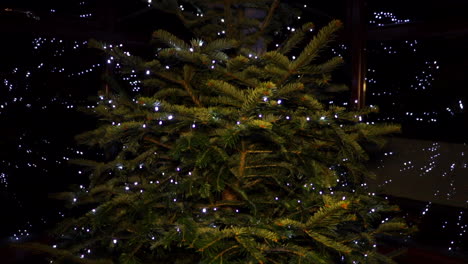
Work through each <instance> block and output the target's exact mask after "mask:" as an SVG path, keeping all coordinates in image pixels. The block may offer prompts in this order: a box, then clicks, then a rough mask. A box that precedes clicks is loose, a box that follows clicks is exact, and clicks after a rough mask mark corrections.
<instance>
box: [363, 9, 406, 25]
mask: <svg viewBox="0 0 468 264" xmlns="http://www.w3.org/2000/svg"><path fill="white" fill-rule="evenodd" d="M373 15H374V18H373V19H372V20H370V21H369V24H371V25H376V26H379V27H382V26H387V25H393V24H403V23H409V22H411V20H410V19H400V18H398V17H397V16H396V15H395V14H393V13H392V12H383V11H380V12H374V13H373Z"/></svg>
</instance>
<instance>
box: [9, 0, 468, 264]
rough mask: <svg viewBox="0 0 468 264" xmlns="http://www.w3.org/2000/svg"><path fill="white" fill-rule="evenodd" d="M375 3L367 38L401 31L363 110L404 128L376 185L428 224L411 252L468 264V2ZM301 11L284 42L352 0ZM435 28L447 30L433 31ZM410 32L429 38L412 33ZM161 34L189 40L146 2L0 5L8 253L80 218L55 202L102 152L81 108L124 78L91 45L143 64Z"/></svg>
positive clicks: (373, 50)
mask: <svg viewBox="0 0 468 264" xmlns="http://www.w3.org/2000/svg"><path fill="white" fill-rule="evenodd" d="M367 2H368V4H367V10H366V15H367V17H366V21H367V22H368V25H367V26H368V29H369V32H371V31H372V32H376V31H378V30H382V32H384V31H385V30H390V31H391V30H393V31H391V32H393V33H391V34H395V33H394V32H395V30H397V31H396V32H400V33H399V34H396V35H392V37H386V38H382V39H375V36H376V35H371V34H370V35H369V41H367V67H366V68H367V72H366V86H367V94H366V96H367V100H366V104H367V105H377V106H379V108H380V109H381V112H380V113H379V114H378V115H375V116H371V117H369V118H368V119H366V120H364V121H363V122H370V123H372V122H393V123H399V124H402V133H401V134H399V135H397V136H395V137H394V138H393V139H392V140H391V141H390V144H389V146H387V147H386V148H385V149H384V150H383V151H381V152H375V153H372V156H373V160H372V162H371V163H370V164H369V166H372V168H373V169H374V170H375V172H376V173H377V175H378V180H377V181H376V182H370V183H369V184H370V185H371V186H372V188H373V189H374V190H376V191H377V192H378V193H379V194H381V195H383V196H388V197H389V199H393V200H394V201H395V202H396V203H398V204H400V206H401V207H402V209H403V212H405V214H406V217H407V218H408V219H409V221H410V222H412V223H415V224H418V225H419V226H420V229H421V232H420V233H419V234H416V235H415V236H414V237H409V238H408V239H407V241H406V242H407V243H409V245H411V246H413V247H417V248H422V249H424V250H433V251H434V252H438V254H440V255H443V256H450V257H456V258H461V259H464V260H467V261H468V234H466V231H467V229H468V210H467V208H468V178H467V177H468V146H466V143H467V141H468V113H467V111H466V109H467V108H468V89H467V88H468V85H467V84H468V75H467V74H466V72H467V70H468V52H467V51H466V47H467V46H468V20H467V16H466V11H467V10H468V4H467V1H462V0H458V1H457V0H448V1H443V3H444V4H441V1H424V2H423V1H414V3H419V5H418V4H416V5H413V6H415V7H414V8H413V6H411V7H409V6H408V5H407V3H408V1H376V0H373V1H371V0H369V1H367ZM294 4H295V5H297V6H298V7H299V8H302V9H303V10H304V11H305V14H304V15H302V17H301V18H300V19H297V21H294V22H292V24H291V25H285V26H284V29H283V30H282V31H281V32H282V34H287V32H288V31H290V30H291V28H293V27H294V26H297V25H300V24H301V23H303V22H306V21H309V20H311V21H313V22H316V23H317V24H318V25H320V24H321V23H322V24H323V23H325V22H327V21H329V20H330V19H332V18H340V19H342V20H344V21H346V17H345V16H346V1H338V0H335V1H328V2H327V3H317V4H315V3H312V2H311V3H307V7H303V5H304V3H300V2H298V1H295V2H294ZM110 5H112V8H109V6H110ZM156 18H158V19H156ZM168 21H170V23H168ZM434 24H437V25H439V26H440V27H445V29H444V30H439V31H438V32H439V33H433V32H432V31H431V26H430V25H434ZM412 25H418V26H420V29H422V30H419V31H417V32H416V31H411V30H406V29H405V26H412ZM425 25H427V26H425ZM157 28H164V29H166V30H169V31H173V32H176V34H180V35H182V36H181V37H183V38H184V37H185V38H188V39H190V36H189V35H188V33H187V32H186V31H185V30H184V29H183V28H182V26H181V24H180V23H178V22H177V20H176V19H174V18H172V17H170V16H168V15H165V14H161V13H159V12H157V11H155V10H152V9H150V8H148V5H147V3H145V2H143V1H123V0H119V1H105V0H101V1H99V0H76V1H75V0H70V1H20V0H11V1H9V0H7V1H5V0H3V1H2V2H1V3H0V34H1V36H2V38H1V39H2V40H1V41H0V48H1V52H0V62H1V63H0V129H1V130H0V203H1V205H2V209H3V210H2V211H3V213H2V215H3V216H4V217H2V220H1V221H0V223H1V224H0V248H2V246H4V245H6V244H7V243H11V242H16V241H28V240H35V239H42V238H43V232H44V230H47V228H50V227H51V226H53V225H54V223H56V222H57V221H58V220H60V219H61V218H62V217H64V216H68V215H70V214H72V213H73V212H72V211H71V210H70V209H68V208H67V207H66V205H65V204H64V202H63V201H56V200H54V199H51V198H50V194H51V193H54V192H59V191H64V190H67V189H70V188H72V189H74V190H78V189H80V188H83V186H86V184H87V177H86V176H85V175H84V173H82V171H81V168H79V167H76V166H73V165H70V164H69V163H68V161H69V160H71V159H74V158H96V157H99V156H100V155H102V153H100V152H99V151H97V150H95V149H86V148H84V147H81V146H78V145H77V144H76V143H75V141H74V136H75V135H77V134H79V133H81V132H84V131H87V130H89V129H92V128H94V127H95V126H96V120H95V119H94V118H93V117H91V116H88V115H86V114H84V113H82V112H81V111H79V108H80V107H84V108H86V107H92V106H93V105H95V101H96V100H98V95H99V94H101V93H102V92H103V89H104V82H103V80H102V75H103V74H104V73H105V72H106V71H112V72H118V70H119V65H118V63H117V62H115V61H114V60H113V58H108V57H106V56H104V55H103V54H102V53H100V52H98V51H96V50H93V49H90V48H88V47H87V43H88V40H89V39H90V38H98V39H100V40H103V41H106V42H107V43H109V44H112V45H122V46H123V49H124V50H126V51H129V52H131V53H132V54H141V55H146V54H148V53H149V52H150V51H151V49H150V48H149V47H148V45H147V43H148V42H149V39H150V36H151V32H152V31H153V30H154V29H157ZM385 32H387V31H385ZM434 32H435V31H434ZM440 32H442V33H440ZM389 34H390V33H389ZM329 54H330V55H333V54H334V55H340V56H342V57H343V58H344V59H345V61H346V62H347V63H346V64H345V66H344V67H343V68H341V69H339V71H338V72H337V73H336V79H337V80H340V81H341V82H342V83H344V84H346V85H349V84H350V82H351V80H350V78H351V74H350V63H349V61H350V60H351V54H350V44H349V43H348V42H347V41H346V38H340V39H339V41H338V42H337V43H335V44H334V45H333V46H332V47H330V51H329ZM138 80H139V76H138V75H136V74H135V75H124V76H122V79H121V80H120V81H121V82H122V83H124V84H125V85H127V87H129V89H130V90H133V91H134V94H136V93H137V92H138V90H139V89H140V88H141V87H140V85H139V83H138ZM338 98H339V99H338V100H331V101H330V102H329V103H330V104H338V105H347V104H348V100H347V98H349V94H345V95H344V96H340V97H338ZM405 210H406V211H405ZM408 241H409V242H408ZM2 252H3V251H2V250H0V255H1V254H3V253H2ZM20 260H21V259H20V258H18V259H15V258H11V260H9V259H7V261H11V263H23V262H20ZM15 261H17V262H15ZM0 263H3V262H2V261H1V260H0ZM7 263H9V262H7ZM414 263H416V262H414ZM434 263H438V262H434ZM460 263H462V262H460Z"/></svg>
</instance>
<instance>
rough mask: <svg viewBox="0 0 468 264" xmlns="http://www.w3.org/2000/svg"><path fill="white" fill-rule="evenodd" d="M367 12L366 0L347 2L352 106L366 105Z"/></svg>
mask: <svg viewBox="0 0 468 264" xmlns="http://www.w3.org/2000/svg"><path fill="white" fill-rule="evenodd" d="M365 12H366V10H365V0H347V19H346V20H347V21H346V25H347V28H346V34H347V36H348V37H347V38H348V40H349V41H350V45H351V75H352V79H351V105H352V106H353V107H354V108H362V107H363V106H364V105H365V88H366V87H365V74H366V54H365V51H366V40H367V36H366V33H367V31H366V24H367V22H366V13H365Z"/></svg>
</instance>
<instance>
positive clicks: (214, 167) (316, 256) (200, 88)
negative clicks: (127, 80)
mask: <svg viewBox="0 0 468 264" xmlns="http://www.w3.org/2000/svg"><path fill="white" fill-rule="evenodd" d="M186 3H187V4H190V7H187V8H184V7H183V6H182V5H180V4H179V3H177V1H174V0H165V1H158V2H157V3H153V4H154V6H155V7H156V8H159V9H162V10H164V11H165V12H169V13H173V14H175V15H176V16H177V17H178V18H180V20H181V21H182V22H183V23H184V24H185V25H186V26H187V28H189V29H190V30H192V32H193V34H194V38H193V39H192V40H191V41H184V40H183V39H181V38H179V37H177V36H176V35H174V34H171V33H169V32H167V31H164V30H157V31H155V32H154V34H153V40H154V44H155V45H156V46H157V47H159V48H158V49H157V56H156V59H150V60H148V59H144V58H140V57H136V56H131V55H130V54H129V53H126V52H124V51H122V50H121V49H120V48H119V47H115V46H110V45H106V44H102V43H97V42H96V43H94V46H95V47H99V48H101V49H102V50H104V51H105V52H106V54H108V55H109V56H112V57H113V58H114V59H115V60H117V61H119V63H120V64H122V65H123V67H124V71H125V70H127V71H129V72H132V73H134V74H138V73H140V74H144V76H145V78H144V80H143V81H142V82H143V86H144V89H143V90H142V91H140V92H139V94H138V96H136V97H135V98H133V99H132V98H131V97H130V96H127V95H126V94H125V93H123V92H120V93H112V94H105V95H103V96H101V100H100V101H99V102H98V106H97V107H95V108H92V112H93V113H95V114H96V115H98V116H99V118H100V119H101V121H102V123H101V125H100V126H99V127H98V128H96V129H95V130H93V131H89V132H87V133H84V134H82V135H80V136H78V140H79V141H80V142H82V143H84V144H88V145H90V146H99V147H101V148H102V149H104V150H105V152H106V153H107V157H106V159H105V160H96V161H89V160H86V161H85V160H82V161H76V162H75V163H78V164H81V165H85V166H87V167H88V168H90V169H92V172H91V173H90V183H89V188H83V189H82V190H80V191H77V192H74V193H73V194H72V197H71V198H70V199H71V200H72V201H73V203H74V204H76V205H79V206H80V208H85V209H86V210H88V209H89V211H88V212H87V213H85V214H83V215H81V216H80V217H78V218H74V219H68V220H67V221H65V222H64V223H63V224H62V225H61V228H59V229H58V232H57V234H58V240H59V242H57V245H56V246H53V247H50V246H44V245H43V246H40V245H34V247H36V248H40V249H41V250H43V251H47V252H49V253H51V255H53V256H54V260H57V261H59V262H63V263H380V262H382V263H392V260H390V259H389V258H387V257H386V256H384V255H382V254H379V253H378V252H377V251H376V239H377V238H378V237H379V236H381V235H389V234H400V233H402V232H405V231H406V230H407V227H406V225H405V224H404V223H403V222H401V221H399V220H397V219H393V220H388V218H387V219H386V220H384V219H383V218H382V214H390V215H391V214H392V211H396V210H397V208H395V207H393V206H389V205H388V204H387V203H386V202H385V201H384V200H382V199H380V198H378V197H377V196H375V195H373V194H370V193H368V191H367V189H366V188H365V182H366V179H367V178H368V177H371V176H372V175H371V173H369V172H368V171H367V169H366V167H365V165H364V162H365V161H366V160H367V159H368V156H367V154H366V151H365V149H364V146H365V145H366V144H377V145H382V144H383V139H382V135H385V134H389V133H393V132H396V131H398V126H394V125H369V124H366V123H363V122H361V121H362V117H363V116H365V115H367V114H369V113H370V112H373V111H375V108H366V109H360V110H349V109H345V108H343V107H339V106H335V105H328V106H327V105H324V104H323V103H322V102H320V101H319V100H318V99H317V97H316V94H318V93H320V91H322V90H324V89H326V87H327V86H328V85H329V82H330V79H331V73H332V71H333V70H334V69H335V68H336V67H338V66H339V65H341V64H342V58H341V57H334V58H330V59H328V60H325V61H323V57H320V52H321V51H322V50H324V49H325V48H326V47H327V45H328V44H329V43H330V42H331V41H332V40H333V38H334V36H335V35H336V33H337V31H338V30H339V29H340V28H341V27H342V24H341V22H340V21H337V20H334V21H331V22H330V23H329V24H328V25H326V26H324V27H323V28H321V29H320V30H319V31H318V32H317V33H316V34H315V30H314V25H313V24H312V23H306V24H304V25H303V26H302V27H301V28H297V29H295V30H294V32H292V33H291V35H290V36H289V37H288V38H287V39H286V40H285V41H284V42H283V43H282V44H281V45H278V46H276V45H275V46H274V47H273V48H269V47H271V46H272V45H271V41H272V39H273V38H272V34H271V33H272V32H273V30H274V28H275V23H278V22H275V21H284V20H281V19H280V18H281V17H279V18H278V17H277V16H281V15H284V14H285V12H284V11H281V10H282V8H283V7H282V5H280V3H279V1H278V0H274V1H269V0H263V1H235V0H232V1H230V0H225V1H189V2H186ZM185 9H187V10H185ZM282 12H283V13H282ZM283 18H284V17H283ZM298 49H299V53H298V56H297V57H296V58H294V59H290V57H289V56H290V53H291V51H293V50H294V51H295V52H297V51H298Z"/></svg>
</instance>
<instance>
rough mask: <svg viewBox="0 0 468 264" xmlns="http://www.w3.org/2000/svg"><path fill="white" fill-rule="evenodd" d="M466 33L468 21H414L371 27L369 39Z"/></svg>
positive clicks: (384, 39)
mask: <svg viewBox="0 0 468 264" xmlns="http://www.w3.org/2000/svg"><path fill="white" fill-rule="evenodd" d="M466 35H468V22H450V21H436V22H424V23H423V22H420V23H418V22H414V23H408V24H399V25H389V26H383V27H375V28H370V29H369V31H368V34H367V40H370V41H386V40H407V39H423V38H435V37H457V36H466Z"/></svg>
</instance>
